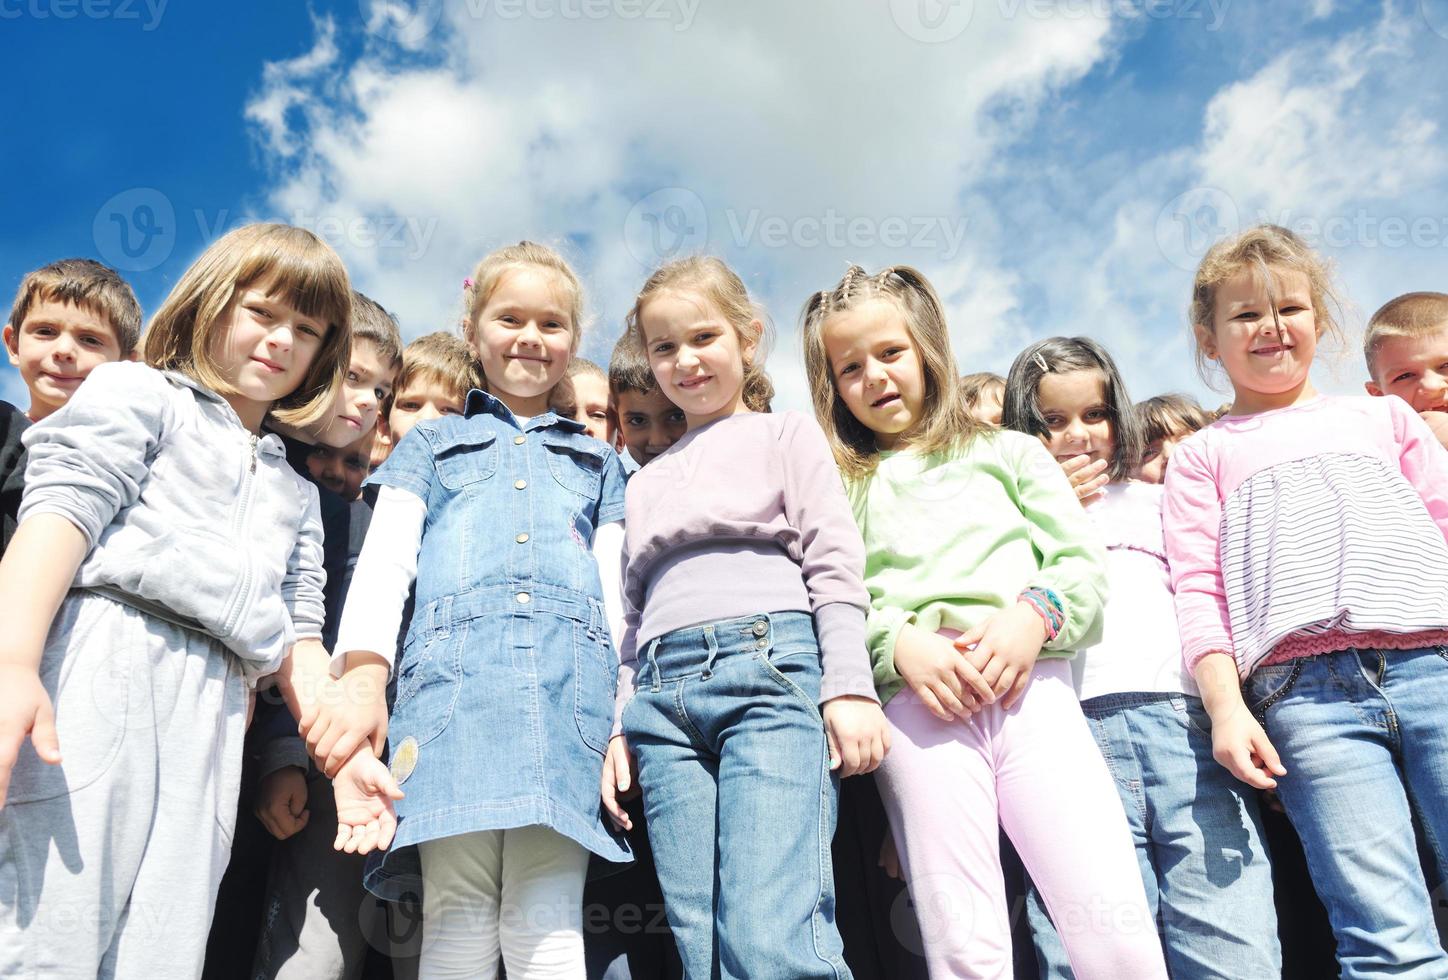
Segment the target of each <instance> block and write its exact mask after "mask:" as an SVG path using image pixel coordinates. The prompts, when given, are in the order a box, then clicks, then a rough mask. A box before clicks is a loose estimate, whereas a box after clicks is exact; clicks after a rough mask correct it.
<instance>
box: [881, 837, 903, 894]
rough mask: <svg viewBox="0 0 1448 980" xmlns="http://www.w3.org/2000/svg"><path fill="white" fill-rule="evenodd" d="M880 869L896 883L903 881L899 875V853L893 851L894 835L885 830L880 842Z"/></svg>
mask: <svg viewBox="0 0 1448 980" xmlns="http://www.w3.org/2000/svg"><path fill="white" fill-rule="evenodd" d="M880 867H882V868H884V869H885V873H886V874H887V875H889V876H890V877H891V878H894V879H895V880H896V881H900V880H902V879H903V877H904V876H903V875H901V874H900V852H899V851H897V850H896V849H895V835H894V834H892V833H890V831H889V829H888V828H887V829H886V831H885V839H884V840H882V841H881V842H880Z"/></svg>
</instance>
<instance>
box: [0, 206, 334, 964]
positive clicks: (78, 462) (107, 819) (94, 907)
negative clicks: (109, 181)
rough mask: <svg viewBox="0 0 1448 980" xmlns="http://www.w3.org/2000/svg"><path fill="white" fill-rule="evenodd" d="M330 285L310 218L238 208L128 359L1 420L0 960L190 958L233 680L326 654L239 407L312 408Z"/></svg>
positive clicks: (327, 393)
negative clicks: (304, 225) (46, 411)
mask: <svg viewBox="0 0 1448 980" xmlns="http://www.w3.org/2000/svg"><path fill="white" fill-rule="evenodd" d="M351 303H352V300H351V290H350V288H349V287H348V284H347V273H346V270H345V269H344V268H343V266H342V262H341V260H340V259H338V257H337V255H336V253H335V252H333V251H332V249H331V248H329V247H328V246H327V245H325V244H324V243H323V242H321V241H320V240H319V239H317V238H316V236H314V235H312V234H311V233H310V232H307V231H304V230H302V229H299V228H292V227H288V226H286V225H265V224H263V225H249V226H247V227H244V228H240V229H237V230H236V231H233V232H231V233H229V234H227V235H226V236H224V237H223V238H221V239H219V240H218V241H217V242H215V243H214V244H213V245H211V246H210V247H209V248H208V249H207V250H206V251H205V252H203V253H202V255H201V257H200V258H199V259H197V260H196V262H195V263H194V264H193V265H192V266H191V268H190V269H188V270H187V271H186V273H185V274H184V275H183V276H182V277H181V279H180V281H179V282H178V283H177V284H176V287H175V289H173V290H172V291H171V295H170V296H169V297H168V298H167V299H166V302H165V303H163V304H162V306H161V309H160V310H159V311H157V313H156V317H155V319H154V320H153V321H152V322H151V327H150V330H149V331H148V332H147V334H146V337H145V363H144V364H137V363H130V362H123V363H115V364H102V365H99V366H98V367H96V368H95V370H94V371H92V372H91V374H90V376H89V378H88V379H87V380H86V383H85V384H84V385H82V386H81V387H80V389H79V390H78V391H77V392H76V394H75V395H74V397H72V398H71V399H70V401H69V402H68V403H67V404H66V405H65V407H63V408H61V409H60V410H59V411H57V412H56V413H55V414H54V415H52V416H50V417H49V418H48V419H46V420H45V421H44V422H41V423H38V424H37V425H35V426H33V427H31V428H30V429H29V430H28V431H27V432H26V435H25V443H26V446H27V447H28V450H29V453H30V463H29V466H28V469H27V471H26V488H25V499H24V503H23V505H22V507H21V511H20V527H19V530H18V531H17V533H16V535H15V538H14V539H13V540H12V542H11V545H10V548H9V550H8V551H7V552H6V553H5V558H4V561H3V563H0V622H3V623H4V624H5V625H4V629H3V630H0V805H3V810H0V880H4V881H5V882H7V885H6V886H5V888H4V890H3V892H0V973H3V974H5V975H25V976H97V975H102V976H175V975H192V976H195V975H199V974H200V972H201V965H202V957H203V953H204V949H205V943H206V935H207V927H208V925H209V924H210V920H211V910H212V906H213V904H214V902H215V900H216V891H217V888H218V886H219V884H220V880H221V873H222V871H223V869H224V868H225V867H226V862H227V856H228V854H229V852H230V850H231V836H232V831H233V826H234V821H235V819H236V816H235V815H236V799H237V792H238V786H239V780H240V776H241V754H242V736H243V733H244V731H245V727H246V717H247V705H248V688H249V687H250V686H252V685H254V684H255V683H256V680H257V678H259V677H261V676H263V675H266V674H270V673H272V672H273V671H277V670H279V669H280V670H281V674H280V677H281V680H282V682H283V689H284V691H285V692H286V693H287V694H288V700H289V701H290V702H292V705H293V708H294V709H296V708H297V707H298V705H297V699H298V697H299V696H300V697H303V698H305V697H308V696H310V694H309V692H315V691H316V690H317V689H318V685H319V684H320V683H322V682H323V679H324V678H325V677H326V667H327V655H326V651H325V650H323V649H322V646H321V642H320V637H321V629H322V615H323V609H322V584H323V578H324V575H323V572H322V565H321V561H322V531H321V521H320V517H319V515H318V507H317V492H316V490H315V488H313V487H312V486H311V485H310V484H309V483H307V482H306V481H305V480H304V479H303V478H302V477H300V476H298V475H297V474H296V473H295V472H294V471H293V470H292V468H291V467H290V466H288V465H287V462H286V460H285V458H284V450H283V448H282V444H281V442H280V440H279V439H278V438H277V437H276V436H273V435H265V436H264V435H262V434H261V424H262V419H263V418H264V417H265V416H266V415H267V414H268V413H269V412H270V413H273V414H275V415H276V416H277V417H279V418H281V419H283V420H284V421H287V422H289V423H292V424H295V425H308V424H311V423H314V422H316V421H317V420H318V419H320V418H323V417H325V415H326V414H327V412H329V411H330V409H331V407H332V404H333V401H334V399H335V397H336V394H337V390H338V388H339V387H340V384H341V378H342V371H343V369H344V368H345V367H346V365H347V359H348V348H349V346H350V331H349V319H350V316H351ZM26 735H29V736H30V743H31V744H30V745H29V746H27V745H25V744H24V743H25V736H26ZM62 753H64V761H62ZM77 914H81V915H83V916H84V920H85V922H86V923H87V927H86V928H77V927H76V921H77V920H76V918H75V916H76V915H77ZM163 937H164V939H163Z"/></svg>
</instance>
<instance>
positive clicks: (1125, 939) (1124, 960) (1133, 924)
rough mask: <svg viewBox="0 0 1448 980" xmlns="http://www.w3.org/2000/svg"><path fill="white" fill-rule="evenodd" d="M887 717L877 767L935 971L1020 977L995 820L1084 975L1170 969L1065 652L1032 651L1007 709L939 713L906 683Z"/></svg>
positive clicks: (1141, 975)
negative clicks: (1054, 655)
mask: <svg viewBox="0 0 1448 980" xmlns="http://www.w3.org/2000/svg"><path fill="white" fill-rule="evenodd" d="M885 716H886V717H887V718H888V719H889V720H890V724H891V726H892V727H893V728H894V733H893V736H892V744H891V748H890V753H889V755H888V756H886V758H885V762H884V764H883V765H881V766H880V768H879V770H877V772H876V774H875V776H876V780H877V782H878V783H879V786H880V795H881V797H882V798H883V799H884V802H885V809H886V811H887V812H888V813H889V816H890V825H891V827H892V828H893V830H894V834H895V841H896V844H897V847H898V849H899V852H900V864H901V868H902V869H903V871H904V873H905V877H906V880H907V881H908V882H909V884H910V896H911V898H912V899H913V900H914V904H915V912H916V916H917V917H918V919H919V921H920V932H921V936H922V938H923V940H924V944H925V959H926V962H927V964H928V965H929V967H930V976H931V978H932V980H939V978H942V977H990V978H996V977H1006V978H1009V977H1010V975H1011V929H1010V922H1009V916H1008V913H1007V910H1006V895H1005V883H1004V880H1003V878H1002V875H1001V857H1000V836H999V829H998V827H1004V828H1005V831H1006V833H1007V834H1009V835H1010V838H1011V841H1012V842H1013V843H1014V844H1015V845H1016V850H1018V851H1019V852H1020V855H1021V860H1022V861H1023V862H1024V863H1025V866H1026V870H1027V871H1028V872H1029V873H1030V875H1031V879H1032V880H1033V881H1034V882H1035V883H1036V886H1037V887H1038V888H1039V889H1040V892H1041V896H1042V897H1043V898H1044V899H1045V902H1046V907H1047V909H1049V911H1050V913H1051V919H1052V921H1053V922H1054V923H1055V924H1056V928H1057V931H1059V932H1060V934H1061V939H1062V941H1063V942H1064V943H1065V946H1066V952H1067V954H1068V955H1069V956H1070V958H1071V967H1072V969H1073V970H1074V971H1075V974H1076V976H1077V978H1078V980H1098V978H1101V980H1121V978H1124V977H1130V978H1132V980H1148V978H1155V977H1160V978H1165V977H1166V964H1165V962H1164V960H1163V958H1162V951H1161V942H1160V940H1159V939H1158V938H1157V931H1156V925H1155V924H1154V923H1153V922H1152V920H1151V915H1150V913H1149V912H1148V910H1147V904H1146V892H1145V889H1144V888H1143V886H1142V883H1141V870H1140V868H1139V866H1138V864H1137V860H1136V853H1135V850H1134V849H1133V844H1132V840H1131V832H1130V831H1129V830H1128V829H1127V825H1126V814H1125V813H1124V812H1123V811H1122V809H1121V800H1120V798H1119V797H1118V796H1117V795H1116V788H1115V786H1113V785H1112V782H1111V774H1110V773H1109V772H1108V771H1107V769H1106V763H1105V762H1104V761H1103V760H1102V758H1101V752H1100V750H1099V749H1097V747H1096V742H1095V741H1094V740H1093V739H1092V737H1091V731H1090V729H1089V728H1088V727H1087V725H1086V719H1085V718H1084V717H1083V716H1082V714H1081V707H1080V705H1079V704H1078V703H1077V700H1076V693H1075V691H1074V690H1073V689H1072V686H1071V665H1070V664H1069V663H1068V662H1067V661H1065V660H1057V659H1051V660H1040V661H1037V663H1036V666H1035V669H1034V671H1033V673H1032V677H1031V683H1030V686H1029V687H1028V688H1027V689H1026V693H1025V694H1024V695H1023V696H1022V697H1021V699H1020V700H1019V701H1018V702H1017V703H1016V705H1015V707H1013V708H1012V709H1011V710H1010V711H1003V710H1001V708H1000V707H998V706H996V705H989V706H987V707H986V708H984V709H983V710H982V711H980V712H979V713H978V714H976V715H974V716H973V717H972V718H971V719H970V720H969V721H963V722H962V721H951V722H943V721H941V720H939V719H938V718H936V717H935V716H934V715H932V714H931V713H930V712H929V711H928V710H927V709H926V708H925V707H924V706H923V705H922V704H921V703H920V701H919V700H918V699H917V698H916V697H915V695H914V693H913V692H912V691H911V690H910V689H909V688H906V689H905V690H904V691H901V692H900V693H899V694H897V695H895V697H894V698H892V699H891V700H890V702H889V703H888V704H887V705H886V706H885ZM998 818H999V824H998V823H997V819H998Z"/></svg>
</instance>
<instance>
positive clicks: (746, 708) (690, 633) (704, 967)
mask: <svg viewBox="0 0 1448 980" xmlns="http://www.w3.org/2000/svg"><path fill="white" fill-rule="evenodd" d="M637 684H638V687H637V691H636V693H635V694H634V696H633V698H632V699H631V700H630V701H629V703H628V705H627V706H626V707H625V708H624V713H623V727H624V734H625V735H627V737H628V741H629V745H630V746H631V747H632V748H633V751H634V753H635V754H636V756H637V758H638V764H639V785H640V786H641V787H642V788H643V795H644V812H645V814H646V815H647V817H648V829H649V841H650V842H651V843H652V845H653V850H654V862H655V865H656V867H657V868H658V874H659V884H660V885H662V886H663V892H664V905H665V908H666V910H667V912H668V918H669V925H670V926H671V927H672V928H673V930H674V940H675V942H676V943H677V944H678V946H679V953H680V955H681V957H682V958H683V961H684V970H685V973H686V975H687V976H688V977H689V978H690V980H710V978H711V977H720V978H722V980H729V978H736V977H737V978H748V980H760V978H767V977H779V978H791V980H808V978H829V980H846V978H849V977H850V976H851V975H850V971H849V969H848V968H847V967H846V966H845V961H844V946H843V944H842V942H841V941H840V935H839V931H838V930H837V929H836V927H835V921H834V907H835V888H834V873H833V867H832V864H831V856H830V841H831V839H832V838H833V837H834V833H835V817H836V806H837V799H838V783H837V780H836V779H835V777H834V775H833V774H832V773H831V772H830V766H829V751H828V748H827V746H826V744H825V732H824V723H823V721H822V720H821V718H820V712H819V708H818V707H817V701H818V699H819V692H820V655H819V647H818V646H817V645H816V642H815V633H814V621H813V618H812V617H811V616H810V615H809V614H808V613H800V612H783V613H777V612H776V613H760V614H758V615H754V616H746V617H742V618H739V619H730V620H722V621H719V622H715V623H709V624H706V625H703V626H694V627H689V628H687V629H681V630H675V631H674V632H672V633H668V634H665V635H664V636H663V637H661V638H659V639H657V640H654V641H652V642H650V643H647V644H645V645H644V648H643V649H642V651H641V654H640V657H639V671H638V677H637Z"/></svg>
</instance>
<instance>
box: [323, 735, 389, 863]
mask: <svg viewBox="0 0 1448 980" xmlns="http://www.w3.org/2000/svg"><path fill="white" fill-rule="evenodd" d="M332 792H333V794H334V795H335V796H336V799H337V839H336V840H335V841H333V842H332V849H333V850H337V851H346V852H347V853H348V854H367V853H369V852H370V851H373V850H378V851H385V850H387V848H388V846H389V845H390V844H391V843H392V836H393V834H395V833H397V809H396V807H395V805H394V804H395V803H396V801H397V800H400V799H402V790H401V789H399V788H398V786H397V780H395V779H393V778H392V773H391V772H389V771H388V769H387V767H386V766H384V765H383V764H382V763H381V762H380V761H378V759H377V757H376V756H375V755H373V754H372V749H371V748H370V747H369V746H366V745H364V746H362V748H360V749H358V750H357V751H356V752H355V753H353V755H352V757H351V758H350V759H348V760H347V761H346V762H344V763H343V764H342V768H341V769H339V770H338V772H337V775H336V777H335V778H334V779H333V780H332Z"/></svg>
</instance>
